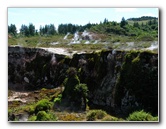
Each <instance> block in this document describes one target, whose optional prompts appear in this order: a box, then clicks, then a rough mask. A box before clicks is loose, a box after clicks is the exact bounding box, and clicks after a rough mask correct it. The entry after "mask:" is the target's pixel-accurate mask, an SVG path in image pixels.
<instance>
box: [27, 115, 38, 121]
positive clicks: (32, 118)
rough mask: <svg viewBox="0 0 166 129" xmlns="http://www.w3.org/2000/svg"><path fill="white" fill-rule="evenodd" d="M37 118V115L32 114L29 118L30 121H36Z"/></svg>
mask: <svg viewBox="0 0 166 129" xmlns="http://www.w3.org/2000/svg"><path fill="white" fill-rule="evenodd" d="M36 118H37V117H36V116H31V117H29V118H28V121H35V120H36Z"/></svg>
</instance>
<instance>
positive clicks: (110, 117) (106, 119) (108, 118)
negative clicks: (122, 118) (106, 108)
mask: <svg viewBox="0 0 166 129" xmlns="http://www.w3.org/2000/svg"><path fill="white" fill-rule="evenodd" d="M118 120H119V119H118V118H116V117H113V116H110V115H106V116H105V117H104V118H103V119H102V121H118Z"/></svg>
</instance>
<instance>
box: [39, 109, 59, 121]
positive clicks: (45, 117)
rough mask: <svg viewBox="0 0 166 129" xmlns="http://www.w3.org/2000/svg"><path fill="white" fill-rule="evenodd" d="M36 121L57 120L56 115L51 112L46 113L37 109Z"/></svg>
mask: <svg viewBox="0 0 166 129" xmlns="http://www.w3.org/2000/svg"><path fill="white" fill-rule="evenodd" d="M36 121H57V117H56V116H55V114H53V113H52V112H48V113H46V112H45V111H39V112H38V113H37V117H36Z"/></svg>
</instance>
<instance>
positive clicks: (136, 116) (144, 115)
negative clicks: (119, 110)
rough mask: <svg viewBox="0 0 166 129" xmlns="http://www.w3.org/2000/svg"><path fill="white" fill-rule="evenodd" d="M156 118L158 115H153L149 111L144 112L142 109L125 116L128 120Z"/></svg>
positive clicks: (150, 119) (153, 119)
mask: <svg viewBox="0 0 166 129" xmlns="http://www.w3.org/2000/svg"><path fill="white" fill-rule="evenodd" d="M157 119H158V117H153V116H152V115H151V114H150V113H146V112H144V111H143V110H141V111H135V112H133V113H131V114H130V115H129V116H128V118H127V120H128V121H156V120H157Z"/></svg>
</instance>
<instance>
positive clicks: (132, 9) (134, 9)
mask: <svg viewBox="0 0 166 129" xmlns="http://www.w3.org/2000/svg"><path fill="white" fill-rule="evenodd" d="M136 11H137V9H136V8H115V12H136Z"/></svg>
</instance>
